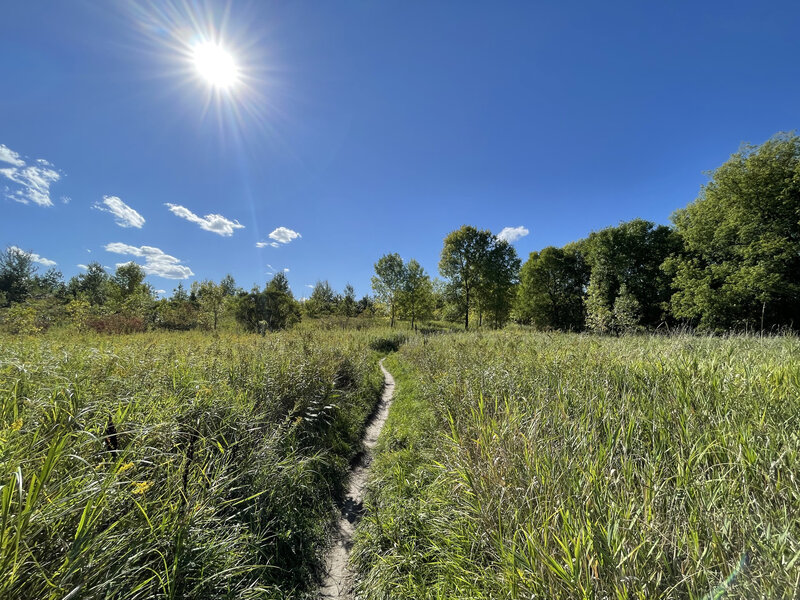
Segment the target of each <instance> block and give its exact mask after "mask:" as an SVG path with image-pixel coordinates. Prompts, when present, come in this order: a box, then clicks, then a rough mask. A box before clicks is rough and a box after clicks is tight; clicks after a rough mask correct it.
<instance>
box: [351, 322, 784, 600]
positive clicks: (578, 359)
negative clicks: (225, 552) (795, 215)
mask: <svg viewBox="0 0 800 600" xmlns="http://www.w3.org/2000/svg"><path fill="white" fill-rule="evenodd" d="M386 364H387V367H388V368H389V369H390V370H391V371H392V372H393V374H394V375H395V378H396V381H397V385H398V387H397V392H396V400H395V403H394V405H393V407H392V412H391V414H390V416H389V420H388V422H387V424H386V427H385V428H384V431H383V435H382V438H381V440H380V443H379V448H378V455H377V457H376V459H375V462H374V465H373V472H372V480H371V483H370V488H369V493H368V497H367V501H366V508H367V513H366V517H365V519H364V520H363V521H362V524H361V528H360V532H359V534H358V537H357V539H356V544H355V548H354V551H353V556H352V561H353V564H354V567H355V568H356V569H357V571H358V578H359V584H358V593H359V597H360V598H365V599H378V598H409V599H411V598H415V599H422V598H442V599H444V598H460V599H463V598H475V599H477V598H486V599H489V598H492V599H499V598H526V599H527V598H541V599H568V598H569V599H575V598H586V599H589V598H597V599H600V598H616V599H623V598H642V599H644V598H697V599H701V598H702V599H704V600H712V599H713V600H717V599H719V598H723V597H728V598H786V599H789V598H796V597H797V596H796V594H797V590H798V589H800V481H799V480H798V473H800V343H798V341H797V339H796V338H795V337H775V338H763V339H761V338H758V337H741V336H740V337H736V336H733V337H727V338H700V337H690V336H675V337H659V336H630V337H620V338H615V337H599V336H586V335H577V334H574V335H573V334H546V333H527V332H519V331H502V332H495V333H472V334H455V335H446V336H431V337H429V338H415V339H413V340H411V341H409V342H408V343H407V344H405V345H404V346H403V347H402V348H401V349H400V351H399V352H398V353H397V354H395V355H392V356H390V357H389V359H387V361H386Z"/></svg>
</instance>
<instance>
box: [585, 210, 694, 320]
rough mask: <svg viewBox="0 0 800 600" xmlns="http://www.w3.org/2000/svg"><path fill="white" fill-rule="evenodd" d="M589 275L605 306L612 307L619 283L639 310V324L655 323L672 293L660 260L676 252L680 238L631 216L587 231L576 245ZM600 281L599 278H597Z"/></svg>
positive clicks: (671, 232) (673, 233) (598, 299)
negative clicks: (593, 279) (594, 274)
mask: <svg viewBox="0 0 800 600" xmlns="http://www.w3.org/2000/svg"><path fill="white" fill-rule="evenodd" d="M578 248H579V249H580V251H581V252H582V253H583V254H584V255H585V257H586V262H587V263H588V265H589V267H590V269H591V272H592V274H593V273H594V271H595V269H600V270H601V271H602V272H601V273H599V274H598V276H597V277H596V278H595V279H596V280H597V281H598V285H601V289H600V290H596V291H597V292H602V294H601V296H598V297H596V298H595V299H596V300H597V301H600V300H602V302H603V304H604V305H605V307H607V308H608V309H609V310H612V307H613V305H614V301H615V299H616V297H617V296H618V295H619V294H620V289H621V287H622V286H623V285H625V286H626V287H627V290H628V293H630V294H632V295H633V297H634V298H636V301H637V302H638V303H639V306H640V309H641V313H640V315H641V321H642V324H643V325H648V326H651V327H655V326H657V325H658V324H659V323H661V322H662V320H663V319H664V313H665V307H666V304H667V302H668V301H669V298H670V295H671V293H672V289H671V280H670V277H669V276H668V275H667V274H666V273H665V272H664V271H663V270H662V269H661V265H662V263H663V262H664V260H665V259H666V258H667V257H669V256H671V255H673V254H674V253H676V252H679V251H680V248H681V242H680V238H679V237H678V236H677V235H676V234H675V232H674V231H672V230H671V229H670V228H669V227H665V226H664V225H656V224H655V223H651V222H650V221H645V220H643V219H633V220H632V221H628V222H625V223H620V224H619V225H617V226H616V227H607V228H605V229H602V230H600V231H595V232H592V233H591V234H589V237H588V238H587V239H585V240H582V241H581V242H579V244H578ZM601 280H602V281H601Z"/></svg>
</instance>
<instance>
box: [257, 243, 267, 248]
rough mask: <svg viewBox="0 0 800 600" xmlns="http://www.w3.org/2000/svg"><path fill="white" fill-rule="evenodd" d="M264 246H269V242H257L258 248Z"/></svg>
mask: <svg viewBox="0 0 800 600" xmlns="http://www.w3.org/2000/svg"><path fill="white" fill-rule="evenodd" d="M264 246H269V242H256V248H263V247H264Z"/></svg>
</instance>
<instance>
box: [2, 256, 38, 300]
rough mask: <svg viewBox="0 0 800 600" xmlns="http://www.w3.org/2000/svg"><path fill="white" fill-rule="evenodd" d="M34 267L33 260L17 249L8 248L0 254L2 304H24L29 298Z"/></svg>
mask: <svg viewBox="0 0 800 600" xmlns="http://www.w3.org/2000/svg"><path fill="white" fill-rule="evenodd" d="M35 272H36V266H35V265H34V264H33V258H31V255H30V254H28V253H27V252H23V251H21V250H20V249H19V248H16V247H13V246H9V247H8V248H6V249H5V251H3V252H2V253H0V292H3V297H4V299H5V300H4V302H5V304H4V305H6V304H13V303H15V302H24V301H25V300H26V299H27V298H28V296H30V293H31V288H32V286H33V277H34V273H35Z"/></svg>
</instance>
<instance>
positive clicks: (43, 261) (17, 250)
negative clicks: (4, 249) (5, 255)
mask: <svg viewBox="0 0 800 600" xmlns="http://www.w3.org/2000/svg"><path fill="white" fill-rule="evenodd" d="M8 249H9V250H10V251H11V252H15V253H17V254H23V255H25V256H28V257H29V258H30V259H31V260H32V261H33V262H35V263H39V264H40V265H44V266H45V267H55V266H56V265H57V264H58V263H57V262H56V261H54V260H50V259H49V258H45V257H44V256H39V255H38V254H35V253H33V252H26V251H25V250H23V249H22V248H18V247H17V246H9V247H8Z"/></svg>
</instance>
